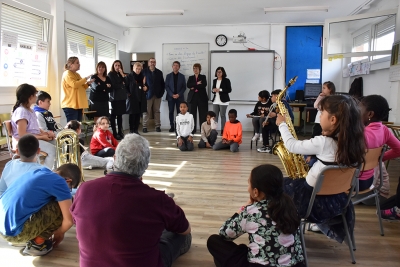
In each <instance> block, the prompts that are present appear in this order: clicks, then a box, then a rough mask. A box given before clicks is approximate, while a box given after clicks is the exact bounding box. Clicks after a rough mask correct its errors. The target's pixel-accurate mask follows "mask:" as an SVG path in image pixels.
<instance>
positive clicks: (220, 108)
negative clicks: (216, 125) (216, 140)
mask: <svg viewBox="0 0 400 267" xmlns="http://www.w3.org/2000/svg"><path fill="white" fill-rule="evenodd" d="M227 108H228V105H213V111H214V112H215V115H216V116H215V121H216V122H218V116H219V113H220V112H221V132H223V131H224V126H225V122H226V109H227Z"/></svg>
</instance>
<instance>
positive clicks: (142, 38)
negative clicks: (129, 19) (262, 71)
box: [123, 24, 286, 131]
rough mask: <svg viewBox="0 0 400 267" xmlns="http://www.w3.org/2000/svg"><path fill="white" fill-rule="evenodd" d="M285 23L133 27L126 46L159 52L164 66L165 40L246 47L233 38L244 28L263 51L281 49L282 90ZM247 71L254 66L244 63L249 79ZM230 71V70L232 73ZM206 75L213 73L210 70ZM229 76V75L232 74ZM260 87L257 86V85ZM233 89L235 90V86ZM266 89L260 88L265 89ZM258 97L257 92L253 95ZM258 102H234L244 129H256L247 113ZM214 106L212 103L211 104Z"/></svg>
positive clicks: (165, 123) (164, 118)
mask: <svg viewBox="0 0 400 267" xmlns="http://www.w3.org/2000/svg"><path fill="white" fill-rule="evenodd" d="M285 26H286V25H283V24H273V25H271V24H263V25H259V24H257V25H224V26H221V25H210V26H188V27H158V28H130V30H129V35H126V36H124V37H123V41H124V43H125V44H124V46H125V47H126V48H127V49H128V51H130V52H132V53H135V52H146V51H148V52H153V51H154V52H155V57H156V60H157V66H158V67H159V68H161V67H162V44H163V43H209V44H210V51H211V50H246V49H247V48H245V47H244V46H243V44H237V43H233V42H232V37H233V36H237V35H238V34H239V33H240V32H241V31H242V32H244V33H245V34H246V37H247V40H248V41H251V42H253V43H255V44H257V45H259V46H256V45H254V44H252V43H250V42H248V43H246V44H244V45H246V46H248V47H254V48H257V49H260V50H263V49H271V50H275V51H276V52H278V53H279V54H280V55H281V57H282V65H281V62H275V67H276V68H279V69H278V70H275V72H274V89H282V88H283V87H284V85H285V81H284V76H285V75H284V70H285V66H284V62H285V58H284V56H285ZM218 34H225V35H226V36H227V37H228V43H227V45H225V46H224V47H222V48H221V47H219V46H217V45H216V44H215V37H216V36H217V35H218ZM171 71H172V70H171V69H168V70H163V72H164V75H165V74H166V73H169V72H171ZM246 71H251V66H244V68H243V79H245V78H246ZM228 74H229V73H228ZM206 75H209V74H208V73H207V74H206ZM228 78H229V76H228ZM249 82H251V81H249ZM254 86H257V85H254ZM232 89H233V90H235V87H234V85H232ZM261 89H262V88H260V90H261ZM253 99H254V100H255V101H256V100H257V95H255V96H253ZM254 104H255V103H245V104H243V103H240V104H239V103H235V102H232V103H231V104H230V106H229V109H230V108H235V109H237V111H238V119H239V120H240V121H241V122H242V124H243V129H244V130H246V131H252V130H253V126H252V124H251V120H250V119H247V118H246V116H245V115H246V114H248V113H250V112H252V110H253V108H254ZM209 109H212V104H210V105H209ZM161 124H162V128H164V129H167V128H169V119H168V103H167V102H166V101H163V102H162V104H161Z"/></svg>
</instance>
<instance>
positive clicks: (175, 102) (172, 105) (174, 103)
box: [168, 98, 181, 128]
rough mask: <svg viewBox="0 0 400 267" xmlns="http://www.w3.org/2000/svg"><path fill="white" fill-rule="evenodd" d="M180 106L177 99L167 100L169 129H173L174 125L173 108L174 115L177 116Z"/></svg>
mask: <svg viewBox="0 0 400 267" xmlns="http://www.w3.org/2000/svg"><path fill="white" fill-rule="evenodd" d="M180 104H181V101H180V100H179V98H177V99H172V100H168V109H169V124H170V125H171V128H174V124H175V116H174V115H175V114H174V108H175V107H176V114H178V113H179V112H180V111H179V105H180Z"/></svg>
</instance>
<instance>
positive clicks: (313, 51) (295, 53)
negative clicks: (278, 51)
mask: <svg viewBox="0 0 400 267" xmlns="http://www.w3.org/2000/svg"><path fill="white" fill-rule="evenodd" d="M322 37H323V26H287V27H286V44H285V45H286V46H285V47H286V57H285V66H286V71H285V81H286V83H287V82H288V81H289V80H290V79H291V78H293V77H294V76H298V78H297V81H296V83H295V84H294V85H292V86H291V87H289V89H288V95H289V98H290V100H294V99H295V95H296V90H304V84H305V83H306V82H312V83H323V82H324V81H321V79H322Z"/></svg>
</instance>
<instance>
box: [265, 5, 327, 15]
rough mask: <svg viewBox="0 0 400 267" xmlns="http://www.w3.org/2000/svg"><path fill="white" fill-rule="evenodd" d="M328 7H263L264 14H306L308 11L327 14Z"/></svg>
mask: <svg viewBox="0 0 400 267" xmlns="http://www.w3.org/2000/svg"><path fill="white" fill-rule="evenodd" d="M328 9H329V7H328V6H293V7H265V8H264V12H265V14H267V13H268V12H308V11H320V12H328Z"/></svg>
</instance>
